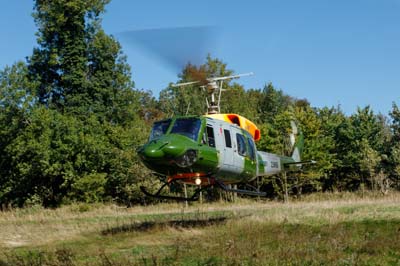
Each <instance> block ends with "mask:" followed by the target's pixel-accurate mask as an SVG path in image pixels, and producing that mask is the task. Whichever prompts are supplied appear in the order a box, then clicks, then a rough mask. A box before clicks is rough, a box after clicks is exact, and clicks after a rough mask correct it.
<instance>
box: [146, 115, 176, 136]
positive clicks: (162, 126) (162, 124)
mask: <svg viewBox="0 0 400 266" xmlns="http://www.w3.org/2000/svg"><path fill="white" fill-rule="evenodd" d="M170 124H171V119H167V120H163V121H158V122H155V123H154V124H153V128H152V129H151V133H150V140H153V139H157V138H159V137H160V136H162V135H164V134H165V133H167V130H168V128H169V125H170Z"/></svg>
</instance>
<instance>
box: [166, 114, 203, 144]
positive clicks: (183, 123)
mask: <svg viewBox="0 0 400 266" xmlns="http://www.w3.org/2000/svg"><path fill="white" fill-rule="evenodd" d="M200 128H201V120H200V119H199V118H178V119H176V120H175V123H174V125H173V126H172V129H171V132H170V133H175V134H180V135H183V136H186V137H188V138H191V139H192V140H194V141H197V139H198V137H199V132H200Z"/></svg>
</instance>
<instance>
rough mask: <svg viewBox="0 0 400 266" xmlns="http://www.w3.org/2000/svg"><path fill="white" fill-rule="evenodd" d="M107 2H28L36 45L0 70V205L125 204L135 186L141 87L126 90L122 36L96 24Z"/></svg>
mask: <svg viewBox="0 0 400 266" xmlns="http://www.w3.org/2000/svg"><path fill="white" fill-rule="evenodd" d="M107 2H108V1H103V0H93V1H82V0H74V1H64V0H57V1H39V0H38V1H36V2H35V12H34V14H33V16H34V18H35V22H36V24H37V26H38V29H39V31H38V33H37V36H38V45H39V47H37V48H35V49H34V51H33V54H32V56H30V57H29V60H28V64H27V66H26V65H25V64H23V63H18V64H16V65H14V66H12V67H11V68H10V67H8V68H6V69H5V70H4V71H2V72H1V74H0V86H1V87H0V93H1V103H0V108H1V113H0V122H1V125H2V127H1V130H0V135H1V143H0V151H1V157H0V163H1V166H2V167H1V175H0V203H1V204H3V205H4V204H15V205H18V206H22V205H23V204H25V203H26V202H29V203H41V204H43V205H45V206H57V205H59V204H60V203H61V202H64V201H67V202H68V201H85V202H94V201H103V200H108V199H115V200H117V201H122V202H125V203H127V204H130V202H127V200H133V199H132V197H131V196H130V194H132V193H135V191H138V190H139V189H138V188H135V189H132V188H131V187H132V186H134V185H135V184H136V183H137V180H138V179H143V177H144V176H145V175H146V174H147V171H145V170H142V169H139V168H138V167H137V166H138V159H137V156H136V152H135V149H136V148H137V147H138V146H139V144H140V143H143V142H144V140H145V138H146V131H147V130H146V129H147V124H146V123H144V121H143V120H142V119H141V118H140V116H139V115H140V114H143V113H145V111H142V110H144V108H143V105H144V104H145V105H146V104H147V101H145V102H141V100H142V98H145V97H146V95H148V94H147V93H144V92H138V91H134V90H133V82H132V81H131V77H130V76H131V74H130V67H129V66H128V65H127V63H126V58H125V56H124V55H123V54H122V52H121V47H120V45H119V43H118V42H116V41H115V40H114V39H113V38H112V37H110V36H108V35H106V34H105V33H104V31H103V30H102V29H101V24H100V22H101V20H100V18H99V15H100V14H101V13H102V12H103V11H104V6H105V4H107ZM128 194H129V195H128ZM135 200H136V199H135Z"/></svg>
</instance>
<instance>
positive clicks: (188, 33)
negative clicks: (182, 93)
mask: <svg viewBox="0 0 400 266" xmlns="http://www.w3.org/2000/svg"><path fill="white" fill-rule="evenodd" d="M216 33H217V32H216V27H212V26H198V27H178V28H160V29H148V30H133V31H125V32H121V33H118V34H116V36H120V37H121V41H122V42H123V43H126V44H128V45H133V46H135V48H140V49H142V50H144V51H146V52H148V53H150V54H152V55H155V56H156V57H158V58H159V59H160V60H161V61H162V62H163V63H164V64H167V65H168V67H172V68H173V69H174V70H175V71H178V72H180V71H181V70H182V69H183V67H184V66H186V65H187V64H188V63H189V62H190V63H191V64H193V65H201V64H202V63H204V61H205V59H206V57H207V55H208V54H209V53H211V52H212V48H214V47H215V41H216V37H217V36H216Z"/></svg>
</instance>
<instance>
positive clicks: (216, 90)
mask: <svg viewBox="0 0 400 266" xmlns="http://www.w3.org/2000/svg"><path fill="white" fill-rule="evenodd" d="M253 74H254V73H253V72H249V73H244V74H239V75H233V76H226V77H216V78H207V79H206V81H207V84H206V85H202V86H200V87H201V88H202V89H203V90H205V91H206V92H207V94H208V97H206V103H207V114H208V115H211V114H219V113H221V107H220V103H221V95H222V91H223V89H222V85H223V83H224V80H231V79H237V78H240V77H244V76H251V75H253ZM199 82H200V81H191V82H185V83H177V84H172V87H183V86H188V85H192V84H196V83H199Z"/></svg>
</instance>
